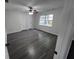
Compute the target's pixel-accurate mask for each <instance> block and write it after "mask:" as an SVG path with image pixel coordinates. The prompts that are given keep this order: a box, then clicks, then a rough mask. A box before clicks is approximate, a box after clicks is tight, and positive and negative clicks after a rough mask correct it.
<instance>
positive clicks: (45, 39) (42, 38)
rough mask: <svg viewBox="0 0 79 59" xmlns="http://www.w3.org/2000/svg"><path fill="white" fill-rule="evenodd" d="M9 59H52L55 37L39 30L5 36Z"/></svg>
mask: <svg viewBox="0 0 79 59" xmlns="http://www.w3.org/2000/svg"><path fill="white" fill-rule="evenodd" d="M7 39H8V40H7V42H8V43H9V44H10V45H9V46H7V47H8V52H9V56H10V59H53V55H54V50H55V45H56V41H57V36H56V35H53V34H49V33H45V32H43V31H39V30H25V31H21V32H17V33H13V34H8V35H7Z"/></svg>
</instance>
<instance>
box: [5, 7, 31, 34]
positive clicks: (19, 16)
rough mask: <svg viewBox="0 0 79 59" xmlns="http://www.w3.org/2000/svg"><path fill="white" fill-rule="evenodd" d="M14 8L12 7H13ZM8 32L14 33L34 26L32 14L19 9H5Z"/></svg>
mask: <svg viewBox="0 0 79 59" xmlns="http://www.w3.org/2000/svg"><path fill="white" fill-rule="evenodd" d="M11 8H12V7H11ZM5 24H6V32H7V34H9V33H14V32H18V31H21V30H25V29H29V28H31V27H32V16H30V15H28V14H27V13H24V12H23V11H19V10H13V9H11V10H9V9H8V10H5Z"/></svg>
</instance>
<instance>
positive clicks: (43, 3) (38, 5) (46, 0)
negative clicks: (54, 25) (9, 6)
mask: <svg viewBox="0 0 79 59" xmlns="http://www.w3.org/2000/svg"><path fill="white" fill-rule="evenodd" d="M9 3H13V4H17V5H22V6H26V7H27V6H32V7H33V8H34V9H36V10H39V11H44V10H48V9H55V8H61V7H63V5H64V0H9Z"/></svg>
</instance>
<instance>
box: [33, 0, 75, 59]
mask: <svg viewBox="0 0 79 59" xmlns="http://www.w3.org/2000/svg"><path fill="white" fill-rule="evenodd" d="M72 1H73V0H65V5H64V8H59V9H57V10H53V11H47V12H42V13H39V14H37V15H35V16H36V17H35V18H34V20H35V22H34V27H35V28H38V29H41V30H44V31H46V32H49V33H52V34H56V35H58V40H57V44H56V49H55V50H56V51H57V52H58V54H57V55H55V56H54V59H64V57H65V56H66V54H65V53H66V48H67V47H68V45H67V44H68V43H69V42H68V41H69V40H71V39H72V36H73V35H72V34H73V33H72V32H73V31H72V30H71V29H73V21H74V20H73V19H74V18H73V17H74V14H73V8H72V7H73V2H72ZM51 13H52V14H54V21H53V26H52V27H46V26H41V25H38V23H39V16H40V15H44V14H51ZM71 31H72V32H71ZM69 38H71V39H69ZM61 53H62V54H63V55H62V54H61ZM64 55H65V56H64Z"/></svg>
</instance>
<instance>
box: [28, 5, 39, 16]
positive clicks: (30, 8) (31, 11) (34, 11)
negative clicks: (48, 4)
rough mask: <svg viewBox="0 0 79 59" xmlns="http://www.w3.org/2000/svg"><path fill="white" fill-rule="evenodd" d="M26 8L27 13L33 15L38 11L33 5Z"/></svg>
mask: <svg viewBox="0 0 79 59" xmlns="http://www.w3.org/2000/svg"><path fill="white" fill-rule="evenodd" d="M28 8H29V15H33V14H37V13H38V11H37V10H35V9H34V8H33V7H31V6H28Z"/></svg>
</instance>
